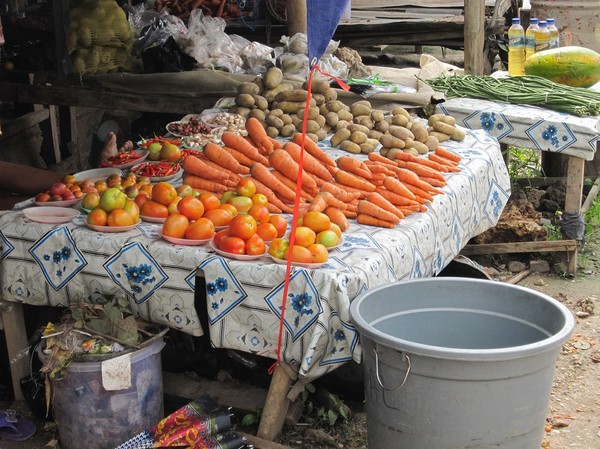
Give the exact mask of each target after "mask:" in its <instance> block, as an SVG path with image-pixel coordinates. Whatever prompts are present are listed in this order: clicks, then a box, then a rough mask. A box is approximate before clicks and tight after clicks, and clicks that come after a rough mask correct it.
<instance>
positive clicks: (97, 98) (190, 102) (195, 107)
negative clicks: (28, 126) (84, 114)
mask: <svg viewBox="0 0 600 449" xmlns="http://www.w3.org/2000/svg"><path fill="white" fill-rule="evenodd" d="M231 94H232V92H229V91H213V92H202V93H200V94H190V95H178V94H177V93H168V94H166V93H165V94H160V95H159V94H152V95H140V94H131V93H126V92H114V91H109V90H107V89H88V88H83V87H82V88H77V87H72V86H70V87H57V86H39V85H27V84H21V83H10V82H0V99H3V100H9V101H14V102H15V103H23V104H35V103H41V104H49V105H56V106H79V107H89V108H98V109H108V110H115V109H123V110H127V111H138V112H156V111H161V112H164V113H172V114H193V113H197V112H198V111H203V110H204V109H207V108H211V107H212V106H213V105H214V104H215V102H216V101H217V100H218V99H219V98H221V97H224V96H227V95H231Z"/></svg>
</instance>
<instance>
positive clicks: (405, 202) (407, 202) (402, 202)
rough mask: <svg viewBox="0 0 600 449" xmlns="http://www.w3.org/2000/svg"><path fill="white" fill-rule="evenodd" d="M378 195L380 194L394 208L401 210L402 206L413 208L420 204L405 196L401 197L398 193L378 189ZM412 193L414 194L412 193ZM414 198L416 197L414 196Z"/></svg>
mask: <svg viewBox="0 0 600 449" xmlns="http://www.w3.org/2000/svg"><path fill="white" fill-rule="evenodd" d="M377 193H379V194H380V195H381V196H382V197H384V198H385V199H386V200H388V201H389V202H390V203H392V204H393V205H394V206H396V207H398V208H400V207H402V206H411V205H415V204H417V205H418V204H419V203H418V202H417V201H415V200H411V199H409V198H407V197H405V196H404V195H400V194H398V193H396V192H392V191H391V190H387V189H381V188H377ZM411 193H412V192H411ZM413 196H414V195H413Z"/></svg>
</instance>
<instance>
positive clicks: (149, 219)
mask: <svg viewBox="0 0 600 449" xmlns="http://www.w3.org/2000/svg"><path fill="white" fill-rule="evenodd" d="M140 218H141V219H142V220H144V221H147V222H148V223H164V222H165V220H166V219H167V218H166V217H165V218H160V217H148V216H146V215H140Z"/></svg>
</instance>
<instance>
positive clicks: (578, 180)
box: [565, 156, 585, 274]
mask: <svg viewBox="0 0 600 449" xmlns="http://www.w3.org/2000/svg"><path fill="white" fill-rule="evenodd" d="M584 169H585V160H584V159H582V158H578V157H575V156H569V160H568V163H567V179H566V195H565V212H567V213H569V214H580V213H581V200H582V198H583V181H584ZM569 257H570V258H569V260H568V271H569V274H575V272H576V271H577V249H575V251H574V252H573V253H571V254H569Z"/></svg>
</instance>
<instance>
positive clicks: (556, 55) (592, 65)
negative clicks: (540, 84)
mask: <svg viewBox="0 0 600 449" xmlns="http://www.w3.org/2000/svg"><path fill="white" fill-rule="evenodd" d="M525 75H537V76H541V77H543V78H546V79H549V80H550V81H554V82H555V83H559V84H565V85H567V86H573V87H590V86H593V85H594V84H596V83H597V82H598V81H600V54H599V53H597V52H595V51H594V50H592V49H589V48H585V47H577V46H569V47H558V48H552V49H549V50H542V51H540V52H537V53H534V54H533V55H531V56H530V57H528V58H527V60H526V61H525Z"/></svg>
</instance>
